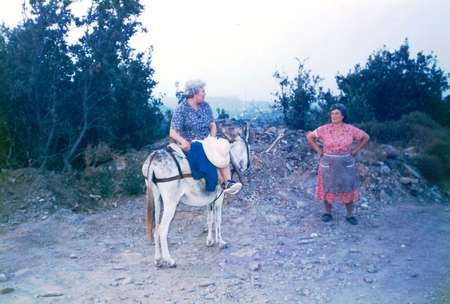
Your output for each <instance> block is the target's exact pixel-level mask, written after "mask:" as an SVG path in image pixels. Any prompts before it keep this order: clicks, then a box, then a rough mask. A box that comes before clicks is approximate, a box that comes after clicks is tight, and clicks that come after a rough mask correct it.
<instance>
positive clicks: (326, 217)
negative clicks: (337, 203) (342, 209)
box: [322, 200, 333, 223]
mask: <svg viewBox="0 0 450 304" xmlns="http://www.w3.org/2000/svg"><path fill="white" fill-rule="evenodd" d="M323 205H324V206H325V213H324V214H322V221H323V222H325V223H326V222H329V221H331V220H332V219H333V216H332V215H331V206H332V205H331V203H327V201H325V200H324V201H323Z"/></svg>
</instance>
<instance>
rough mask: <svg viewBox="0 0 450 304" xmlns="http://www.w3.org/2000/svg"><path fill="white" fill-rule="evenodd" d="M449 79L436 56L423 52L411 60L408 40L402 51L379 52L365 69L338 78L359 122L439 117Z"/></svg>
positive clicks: (359, 67) (350, 109) (370, 59)
mask: <svg viewBox="0 0 450 304" xmlns="http://www.w3.org/2000/svg"><path fill="white" fill-rule="evenodd" d="M447 79H448V75H447V74H446V73H444V71H443V70H441V69H440V68H439V67H438V66H437V58H436V56H434V55H432V54H431V55H429V54H424V53H423V52H419V53H417V55H416V58H411V56H410V50H409V44H408V40H406V41H405V42H404V43H403V44H402V45H401V46H400V48H399V49H398V50H395V51H392V52H391V51H389V50H387V49H386V48H383V49H381V50H378V51H376V52H375V53H373V54H372V55H371V56H369V58H368V60H367V63H366V65H365V66H364V67H362V66H361V65H359V64H357V65H356V66H355V68H354V70H353V71H350V72H349V73H348V74H347V75H345V76H344V75H337V77H336V81H337V84H338V87H339V89H340V90H341V92H342V100H343V101H344V102H345V103H346V104H347V105H348V107H349V112H350V116H352V117H354V119H355V120H356V121H359V122H361V121H370V120H377V121H388V120H395V119H399V118H400V117H401V116H402V115H404V114H408V113H410V112H414V111H420V112H424V113H427V114H429V115H432V117H433V118H435V117H437V115H439V113H440V110H439V109H440V108H441V107H442V106H443V100H442V94H443V92H445V90H446V89H447V88H448V81H447ZM448 109H449V107H448V104H447V111H448ZM436 119H437V118H436ZM439 120H442V119H439Z"/></svg>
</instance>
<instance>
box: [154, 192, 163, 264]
mask: <svg viewBox="0 0 450 304" xmlns="http://www.w3.org/2000/svg"><path fill="white" fill-rule="evenodd" d="M154 190H155V191H154V192H153V193H154V194H155V195H154V202H155V231H154V239H155V265H156V266H158V267H160V266H161V242H160V237H159V223H160V220H161V195H160V193H159V191H158V189H157V188H156V187H155V188H154Z"/></svg>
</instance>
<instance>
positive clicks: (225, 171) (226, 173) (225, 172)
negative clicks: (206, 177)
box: [219, 166, 231, 184]
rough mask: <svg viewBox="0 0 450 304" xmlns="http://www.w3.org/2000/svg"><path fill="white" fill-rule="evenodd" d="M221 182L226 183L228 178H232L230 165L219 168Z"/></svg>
mask: <svg viewBox="0 0 450 304" xmlns="http://www.w3.org/2000/svg"><path fill="white" fill-rule="evenodd" d="M219 173H220V174H219V182H220V183H221V184H223V183H225V182H226V181H227V180H229V179H231V171H230V166H227V167H225V168H219Z"/></svg>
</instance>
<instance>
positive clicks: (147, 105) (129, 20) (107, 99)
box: [64, 0, 164, 167]
mask: <svg viewBox="0 0 450 304" xmlns="http://www.w3.org/2000/svg"><path fill="white" fill-rule="evenodd" d="M142 10H143V7H142V5H141V4H139V1H137V0H127V1H125V0H120V1H119V0H114V1H112V0H94V1H93V2H92V7H91V8H90V10H89V12H88V14H87V16H86V17H85V18H84V19H82V20H79V24H80V25H82V26H84V27H85V28H86V31H85V34H84V36H83V37H82V38H81V39H80V41H79V43H78V44H76V45H75V46H74V47H73V48H72V50H73V54H74V58H75V59H76V67H77V69H76V70H77V72H76V73H75V76H74V84H75V87H76V97H77V99H78V100H80V109H79V111H77V108H75V109H73V111H71V112H69V113H70V117H68V119H69V120H72V123H73V124H74V125H76V126H78V128H77V129H76V130H75V132H72V133H71V134H69V136H68V137H67V139H68V142H67V146H68V147H69V149H68V150H67V151H66V152H65V154H64V163H65V166H66V167H70V164H71V162H72V161H73V160H74V159H75V158H76V157H77V156H78V155H79V154H78V153H77V152H78V151H79V150H80V148H82V147H83V146H85V145H86V144H87V143H88V142H89V143H91V144H92V143H93V144H96V143H99V142H106V143H108V144H110V145H112V146H113V147H115V148H120V149H123V148H125V147H134V148H138V147H140V146H142V145H144V144H146V143H148V142H150V141H152V140H154V139H155V138H157V137H158V136H160V135H161V132H162V130H161V128H160V126H161V122H162V121H163V119H164V115H163V113H162V112H161V110H160V105H161V101H160V100H159V99H157V98H154V97H152V89H153V87H154V86H155V85H156V82H155V81H154V80H153V73H154V70H153V69H152V68H151V52H150V50H149V51H148V52H146V53H136V52H135V51H134V50H133V49H132V48H131V47H130V46H129V41H130V39H131V37H132V36H133V35H134V34H135V33H137V32H139V31H145V29H144V28H143V27H142V25H141V23H140V22H139V21H138V17H139V15H140V14H141V12H142Z"/></svg>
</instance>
